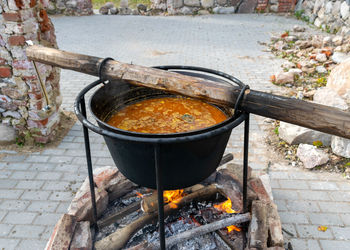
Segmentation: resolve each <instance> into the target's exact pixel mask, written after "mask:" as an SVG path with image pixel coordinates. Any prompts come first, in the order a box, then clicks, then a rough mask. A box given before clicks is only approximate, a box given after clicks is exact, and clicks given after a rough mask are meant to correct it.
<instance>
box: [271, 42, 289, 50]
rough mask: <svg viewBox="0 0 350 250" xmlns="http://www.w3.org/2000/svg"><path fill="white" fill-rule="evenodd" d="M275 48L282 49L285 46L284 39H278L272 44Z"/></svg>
mask: <svg viewBox="0 0 350 250" xmlns="http://www.w3.org/2000/svg"><path fill="white" fill-rule="evenodd" d="M273 47H274V48H275V49H276V50H279V51H282V50H283V49H285V48H286V47H287V45H286V43H285V42H284V41H278V42H276V43H275V44H274V46H273Z"/></svg>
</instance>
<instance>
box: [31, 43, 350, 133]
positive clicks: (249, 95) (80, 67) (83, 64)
mask: <svg viewBox="0 0 350 250" xmlns="http://www.w3.org/2000/svg"><path fill="white" fill-rule="evenodd" d="M26 53H27V57H28V58H29V59H30V60H35V61H37V62H41V63H45V64H49V65H52V66H57V67H61V68H64V69H70V70H74V71H78V72H82V73H85V74H89V75H94V76H97V75H98V65H99V63H100V62H101V60H102V59H101V58H98V57H93V56H87V55H81V54H75V53H71V52H65V51H60V50H57V49H53V48H46V47H42V46H37V45H34V46H30V47H28V48H27V49H26ZM102 73H103V76H104V77H105V78H106V79H107V80H120V79H122V80H125V81H127V82H128V83H131V84H135V85H138V86H144V87H150V88H155V89H161V90H165V91H169V92H174V93H178V94H182V95H186V96H190V97H195V98H200V99H203V100H206V101H210V102H212V103H215V104H219V105H226V106H230V107H234V104H235V102H236V99H237V97H238V95H239V92H240V89H239V88H238V87H233V86H230V85H224V84H222V83H217V82H213V81H209V80H205V79H202V78H195V77H191V76H186V75H182V74H178V73H174V72H168V71H164V70H159V69H154V68H149V67H142V66H137V65H132V64H126V63H121V62H118V61H112V60H111V61H108V62H107V63H106V66H105V67H104V68H103V70H102ZM242 109H243V110H245V111H247V112H250V113H253V114H257V115H261V116H265V117H269V118H272V119H277V120H281V121H285V122H288V123H292V124H296V125H300V126H303V127H307V128H311V129H315V130H318V131H321V132H325V133H329V134H333V135H337V136H341V137H344V138H348V139H350V115H349V113H347V112H344V111H341V110H339V109H336V108H333V107H328V106H324V105H319V104H315V103H310V102H306V101H302V100H298V99H291V98H286V97H282V96H277V95H272V94H267V93H264V92H259V91H254V90H247V91H246V96H245V98H244V101H243V103H242Z"/></svg>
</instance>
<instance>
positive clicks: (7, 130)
mask: <svg viewBox="0 0 350 250" xmlns="http://www.w3.org/2000/svg"><path fill="white" fill-rule="evenodd" d="M16 136H17V134H16V130H15V129H14V128H13V127H10V126H7V125H5V124H2V123H0V144H9V143H13V142H14V141H15V140H16Z"/></svg>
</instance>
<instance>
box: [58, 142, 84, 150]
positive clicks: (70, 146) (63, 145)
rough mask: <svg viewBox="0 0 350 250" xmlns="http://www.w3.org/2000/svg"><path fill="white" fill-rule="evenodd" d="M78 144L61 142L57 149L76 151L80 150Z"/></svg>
mask: <svg viewBox="0 0 350 250" xmlns="http://www.w3.org/2000/svg"><path fill="white" fill-rule="evenodd" d="M80 145H81V144H79V143H73V142H61V144H60V145H58V148H60V149H77V148H80Z"/></svg>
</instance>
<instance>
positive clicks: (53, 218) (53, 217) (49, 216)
mask: <svg viewBox="0 0 350 250" xmlns="http://www.w3.org/2000/svg"><path fill="white" fill-rule="evenodd" d="M61 216H62V215H61V214H55V213H42V214H40V215H38V216H37V217H36V218H35V220H34V223H33V224H34V225H52V226H54V225H55V224H56V223H57V221H58V220H59V218H60V217H61Z"/></svg>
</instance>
